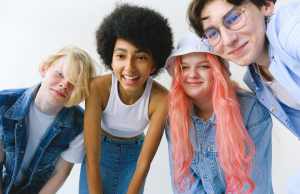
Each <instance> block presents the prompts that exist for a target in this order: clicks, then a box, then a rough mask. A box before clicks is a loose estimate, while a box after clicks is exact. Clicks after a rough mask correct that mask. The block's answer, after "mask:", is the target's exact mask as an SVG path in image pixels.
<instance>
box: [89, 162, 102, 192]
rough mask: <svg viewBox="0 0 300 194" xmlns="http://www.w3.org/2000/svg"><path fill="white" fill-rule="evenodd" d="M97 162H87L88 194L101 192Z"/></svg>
mask: <svg viewBox="0 0 300 194" xmlns="http://www.w3.org/2000/svg"><path fill="white" fill-rule="evenodd" d="M97 164H98V163H97V162H87V175H88V176H87V179H88V188H89V193H90V194H102V193H103V189H102V180H101V176H100V168H99V165H97Z"/></svg>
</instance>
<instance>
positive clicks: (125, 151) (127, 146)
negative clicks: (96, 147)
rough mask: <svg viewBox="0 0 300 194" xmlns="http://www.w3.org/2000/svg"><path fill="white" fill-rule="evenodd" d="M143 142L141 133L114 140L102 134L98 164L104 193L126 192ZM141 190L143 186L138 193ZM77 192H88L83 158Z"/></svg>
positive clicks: (84, 193)
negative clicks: (125, 138) (127, 138)
mask: <svg viewBox="0 0 300 194" xmlns="http://www.w3.org/2000/svg"><path fill="white" fill-rule="evenodd" d="M143 142H144V136H143V135H141V136H138V137H137V138H135V139H129V140H119V139H118V140H116V139H112V138H110V137H107V136H102V143H101V144H102V146H101V149H102V151H101V160H100V164H99V165H100V171H101V178H102V186H103V193H104V194H126V193H127V189H128V185H129V183H130V181H131V178H132V176H133V174H134V171H135V167H136V162H137V160H138V157H139V154H140V151H141V149H142V146H143ZM143 190H144V188H142V189H141V191H140V194H142V193H143ZM79 193H80V194H88V193H89V192H88V184H87V174H86V160H85V159H84V161H83V163H82V165H81V171H80V181H79Z"/></svg>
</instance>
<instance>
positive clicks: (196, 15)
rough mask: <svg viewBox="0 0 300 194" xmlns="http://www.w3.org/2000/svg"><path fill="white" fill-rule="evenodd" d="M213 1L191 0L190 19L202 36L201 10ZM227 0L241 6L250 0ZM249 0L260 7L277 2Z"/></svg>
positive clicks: (188, 13) (192, 25) (191, 24)
mask: <svg viewBox="0 0 300 194" xmlns="http://www.w3.org/2000/svg"><path fill="white" fill-rule="evenodd" d="M212 1H214V0H193V1H191V3H190V5H189V7H188V10H187V16H188V19H189V23H190V26H191V27H192V28H193V29H194V31H195V32H196V33H197V34H198V36H200V37H204V32H203V26H202V22H201V19H200V15H201V12H202V10H203V8H204V6H205V5H206V4H208V3H210V2H212ZM226 1H227V2H228V3H231V4H233V5H236V6H239V5H241V4H243V3H244V2H246V1H248V0H226ZM249 1H250V2H251V3H253V4H254V5H255V6H256V7H258V8H260V7H262V6H263V5H266V4H267V3H268V2H270V1H272V2H273V3H275V2H276V0H249Z"/></svg>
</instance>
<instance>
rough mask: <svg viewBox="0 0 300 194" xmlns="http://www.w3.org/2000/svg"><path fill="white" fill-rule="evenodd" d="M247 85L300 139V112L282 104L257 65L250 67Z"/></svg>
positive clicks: (245, 78) (246, 78) (247, 74)
mask: <svg viewBox="0 0 300 194" xmlns="http://www.w3.org/2000/svg"><path fill="white" fill-rule="evenodd" d="M244 81H245V83H246V84H247V85H248V87H249V88H250V89H251V90H252V91H253V92H254V93H255V94H256V97H257V98H258V100H259V101H260V102H261V103H262V104H263V105H264V106H265V107H266V108H267V109H268V110H269V111H270V112H271V113H272V114H273V115H274V116H275V117H276V118H277V119H278V120H279V121H281V122H282V123H283V124H284V125H285V126H286V127H287V128H288V129H289V130H290V131H291V132H292V133H293V134H294V135H295V136H296V137H298V138H300V111H299V110H295V109H293V108H291V107H289V106H287V105H285V104H283V103H281V102H280V101H279V100H278V99H277V98H276V97H275V96H274V95H273V94H272V92H271V90H270V88H269V87H268V86H266V85H265V83H264V81H263V80H262V78H261V77H260V75H259V72H258V69H257V68H256V66H255V65H250V66H249V68H248V71H247V72H246V74H245V77H244Z"/></svg>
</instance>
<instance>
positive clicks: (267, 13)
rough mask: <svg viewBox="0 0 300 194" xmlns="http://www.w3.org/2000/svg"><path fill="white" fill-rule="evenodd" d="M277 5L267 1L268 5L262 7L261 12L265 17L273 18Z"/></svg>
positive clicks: (269, 0) (270, 0)
mask: <svg viewBox="0 0 300 194" xmlns="http://www.w3.org/2000/svg"><path fill="white" fill-rule="evenodd" d="M274 7H275V4H274V2H273V1H272V0H267V1H266V3H265V4H264V5H263V6H262V7H261V11H262V13H263V14H264V16H271V15H272V14H273V12H274Z"/></svg>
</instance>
